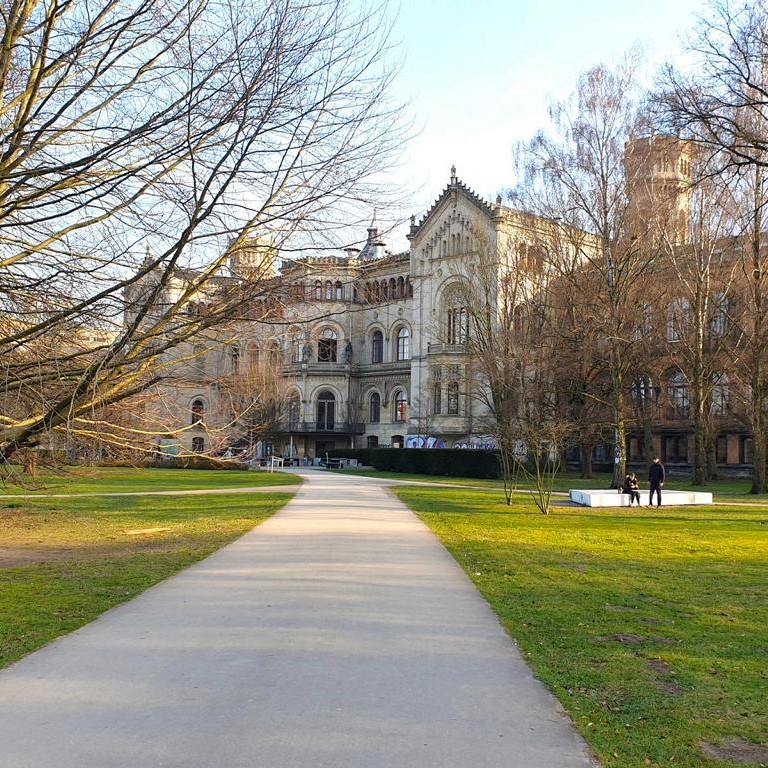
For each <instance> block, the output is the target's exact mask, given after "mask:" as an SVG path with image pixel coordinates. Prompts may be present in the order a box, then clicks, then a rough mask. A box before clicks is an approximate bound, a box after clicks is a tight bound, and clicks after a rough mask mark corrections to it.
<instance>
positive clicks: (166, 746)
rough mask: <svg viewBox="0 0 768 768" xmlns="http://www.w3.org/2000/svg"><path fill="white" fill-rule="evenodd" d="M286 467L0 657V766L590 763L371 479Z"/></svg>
mask: <svg viewBox="0 0 768 768" xmlns="http://www.w3.org/2000/svg"><path fill="white" fill-rule="evenodd" d="M301 474H302V475H303V476H304V477H305V478H306V482H305V484H304V485H303V487H302V489H301V490H300V491H299V493H298V494H297V495H296V497H295V498H294V500H293V501H291V502H290V503H289V504H288V505H287V506H286V507H285V508H284V509H283V510H282V511H281V512H280V513H278V514H277V515H275V516H274V517H273V518H271V519H270V520H268V521H267V522H265V523H264V524H262V525H261V526H259V527H258V528H256V529H255V530H253V531H252V532H251V533H249V534H247V535H246V536H244V537H242V538H241V539H239V540H238V541H236V542H235V543H233V544H231V545H230V546H228V547H225V548H224V549H223V550H220V551H219V552H217V553H216V554H215V555H213V556H212V557H210V558H208V559H207V560H205V561H203V562H201V563H198V564H197V565H196V566H193V567H192V568H189V569H188V570H186V571H184V572H183V573H181V574H178V575H177V576H175V577H173V578H171V579H169V580H168V581H166V582H164V583H162V584H159V585H157V586H156V587H154V588H152V589H150V590H149V591H147V592H145V593H144V594H143V595H141V596H140V597H138V598H136V599H135V600H132V601H131V602H130V603H127V604H126V605H124V606H121V607H120V608H116V609H115V610H112V611H110V612H109V613H107V614H105V615H104V616H102V617H101V618H99V619H98V620H96V621H94V622H93V623H91V624H89V625H88V626H86V627H84V628H82V629H81V630H79V631H77V632H74V633H72V634H71V635H69V636H67V637H65V638H62V639H60V640H58V641H56V642H54V643H52V644H51V645H49V646H47V647H46V648H43V649H42V650H40V651H38V652H37V653H34V654H32V655H30V656H28V657H27V658H25V659H23V660H22V661H20V662H19V663H17V664H15V665H13V666H11V667H9V668H8V669H6V670H4V671H2V672H0V768H324V767H328V768H433V767H434V768H587V767H588V766H593V765H594V763H593V762H592V760H591V759H590V757H589V755H588V752H587V749H586V747H585V745H584V743H583V742H582V741H581V739H580V738H579V737H578V736H577V735H576V734H575V732H574V730H573V729H572V727H571V726H570V724H569V722H568V721H567V719H566V717H565V716H564V714H563V713H562V711H561V709H560V707H559V705H558V704H557V703H556V701H555V700H554V698H553V697H552V696H550V695H549V694H548V693H547V692H545V691H544V689H543V688H542V686H541V685H540V684H539V683H538V682H537V681H536V680H534V678H533V677H532V675H531V674H530V672H529V671H528V668H527V667H526V666H525V664H524V663H523V661H522V659H521V657H520V654H519V652H518V650H517V648H516V646H515V644H514V643H513V642H512V641H511V640H510V639H509V638H508V636H507V635H506V634H505V633H504V631H503V630H502V628H501V626H500V624H499V623H498V621H497V619H496V618H495V616H494V615H493V613H492V612H491V610H490V609H489V607H488V606H487V604H486V603H485V602H484V601H483V600H482V598H480V596H479V595H478V594H477V592H476V591H475V589H474V587H473V586H472V584H471V583H470V581H469V580H468V579H467V578H466V576H465V575H464V573H463V572H462V571H461V569H460V568H459V567H458V566H457V565H456V564H455V563H454V561H453V560H452V559H451V557H450V556H449V555H448V553H447V552H446V551H445V550H444V549H443V547H442V546H441V545H440V544H439V542H438V541H437V540H436V539H435V538H434V537H433V536H432V534H431V533H430V532H429V531H428V530H427V529H426V528H425V527H424V526H423V525H422V524H421V523H420V522H419V521H418V520H417V519H416V517H415V516H414V515H413V514H412V513H411V512H409V511H408V510H407V509H405V507H404V506H403V505H402V504H401V503H400V502H399V501H398V500H397V499H395V498H394V497H393V496H392V495H391V494H390V493H389V492H388V491H387V490H386V488H385V487H384V485H383V484H382V483H381V482H380V481H376V480H372V479H368V478H361V477H344V476H343V475H337V474H330V473H328V474H326V473H320V472H313V471H311V470H310V471H307V472H303V473H301ZM286 490H289V489H286Z"/></svg>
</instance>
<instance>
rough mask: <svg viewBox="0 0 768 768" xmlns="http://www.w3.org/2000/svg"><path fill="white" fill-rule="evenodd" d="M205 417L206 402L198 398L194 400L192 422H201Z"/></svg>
mask: <svg viewBox="0 0 768 768" xmlns="http://www.w3.org/2000/svg"><path fill="white" fill-rule="evenodd" d="M204 419H205V403H204V402H203V401H202V400H200V398H197V399H196V400H193V401H192V423H193V424H200V423H201V422H202V421H203V420H204Z"/></svg>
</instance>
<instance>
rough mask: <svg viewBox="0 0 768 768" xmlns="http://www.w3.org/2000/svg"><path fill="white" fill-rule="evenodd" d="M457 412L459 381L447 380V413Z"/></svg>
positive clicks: (455, 413)
mask: <svg viewBox="0 0 768 768" xmlns="http://www.w3.org/2000/svg"><path fill="white" fill-rule="evenodd" d="M458 414H459V382H458V381H449V382H448V415H449V416H458Z"/></svg>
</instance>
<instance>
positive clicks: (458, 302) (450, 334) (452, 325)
mask: <svg viewBox="0 0 768 768" xmlns="http://www.w3.org/2000/svg"><path fill="white" fill-rule="evenodd" d="M443 312H444V313H445V314H444V317H445V320H446V325H445V340H446V341H447V342H448V344H466V343H467V335H468V334H467V331H468V328H469V323H468V316H467V296H466V290H465V289H464V288H463V287H462V286H461V285H459V284H457V283H455V284H454V285H452V286H450V287H449V288H448V289H447V290H446V292H445V295H444V297H443Z"/></svg>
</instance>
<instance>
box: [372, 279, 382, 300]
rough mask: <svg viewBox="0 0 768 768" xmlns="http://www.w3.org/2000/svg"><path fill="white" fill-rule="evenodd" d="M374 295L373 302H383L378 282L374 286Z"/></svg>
mask: <svg viewBox="0 0 768 768" xmlns="http://www.w3.org/2000/svg"><path fill="white" fill-rule="evenodd" d="M372 295H373V301H374V302H378V301H381V286H380V285H379V283H378V282H375V283H374V284H373V291H372Z"/></svg>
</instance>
